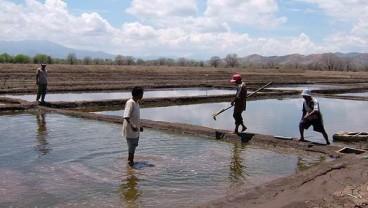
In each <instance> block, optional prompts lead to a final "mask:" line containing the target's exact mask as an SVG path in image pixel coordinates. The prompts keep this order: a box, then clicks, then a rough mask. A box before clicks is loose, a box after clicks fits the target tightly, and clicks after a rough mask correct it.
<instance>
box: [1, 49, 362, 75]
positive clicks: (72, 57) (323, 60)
mask: <svg viewBox="0 0 368 208" xmlns="http://www.w3.org/2000/svg"><path fill="white" fill-rule="evenodd" d="M0 63H14V64H31V63H33V64H41V63H46V64H70V65H141V66H179V67H231V68H235V67H239V68H249V69H272V68H274V69H301V70H303V69H305V70H326V71H368V64H367V63H365V64H363V65H360V66H357V65H356V64H355V63H354V61H353V60H352V59H351V58H341V57H338V56H336V55H335V54H333V53H326V54H323V55H322V56H321V57H320V58H319V59H316V60H314V61H312V62H308V63H302V61H301V59H297V58H296V59H294V60H292V61H288V62H284V63H279V62H278V61H274V60H272V58H269V59H266V60H265V61H263V62H252V61H247V60H244V59H242V58H239V57H238V56H237V54H228V55H226V57H225V58H221V57H219V56H213V57H211V58H210V59H209V60H206V61H202V60H200V61H198V60H193V59H187V58H178V59H173V58H163V57H162V58H157V59H153V60H144V59H141V58H134V57H133V56H123V55H117V56H116V57H115V59H102V58H92V57H90V56H86V57H84V58H81V59H80V58H77V56H76V54H75V53H69V54H68V55H67V56H66V58H64V59H62V58H52V57H51V56H49V55H47V54H37V55H35V56H33V57H31V56H28V55H25V54H17V55H15V56H11V55H9V54H7V53H3V54H0Z"/></svg>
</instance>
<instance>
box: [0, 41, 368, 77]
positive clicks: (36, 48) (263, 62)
mask: <svg viewBox="0 0 368 208" xmlns="http://www.w3.org/2000/svg"><path fill="white" fill-rule="evenodd" d="M3 53H8V54H9V55H12V56H14V55H17V54H25V55H29V56H35V55H36V54H46V55H49V56H51V57H52V58H64V59H65V58H66V57H67V56H68V54H69V53H74V54H75V55H76V57H77V58H79V59H82V58H84V57H87V56H89V57H92V58H103V59H112V60H114V59H115V57H116V55H113V54H108V53H105V52H102V51H88V50H78V49H73V48H67V47H64V46H62V45H59V44H57V43H54V42H51V41H43V40H42V41H41V40H24V41H2V40H0V54H3ZM134 58H139V57H134ZM147 58H148V57H146V58H144V59H146V60H147ZM158 58H159V57H157V58H154V57H150V60H154V59H158ZM223 60H224V59H223ZM238 60H239V63H240V64H241V65H242V66H245V65H252V66H257V67H266V68H268V67H271V68H272V67H277V66H285V65H290V67H293V68H294V67H295V66H296V65H298V66H304V67H305V66H309V67H313V65H319V66H321V65H326V66H327V67H330V66H329V65H331V67H335V66H336V65H337V64H338V65H340V68H346V67H349V66H350V65H351V66H353V67H354V68H357V69H368V53H355V52H352V53H323V54H310V55H301V54H290V55H285V56H261V55H258V54H253V55H249V56H246V57H238ZM342 65H344V66H343V67H341V66H342ZM335 70H336V69H335Z"/></svg>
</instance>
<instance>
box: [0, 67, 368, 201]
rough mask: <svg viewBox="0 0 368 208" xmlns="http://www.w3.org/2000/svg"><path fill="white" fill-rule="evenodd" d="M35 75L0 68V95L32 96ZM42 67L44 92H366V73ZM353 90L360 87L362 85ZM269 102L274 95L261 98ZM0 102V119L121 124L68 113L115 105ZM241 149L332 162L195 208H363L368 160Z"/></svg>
mask: <svg viewBox="0 0 368 208" xmlns="http://www.w3.org/2000/svg"><path fill="white" fill-rule="evenodd" d="M38 67H39V66H38V65H22V64H18V65H15V64H14V65H13V64H0V94H15V93H20V94H21V93H36V85H35V72H36V69H37V68H38ZM47 67H48V72H49V79H48V81H49V86H48V91H49V92H71V91H81V92H88V91H95V92H96V91H117V90H130V89H131V88H132V87H133V86H136V85H140V86H142V87H144V88H145V89H153V88H170V87H219V88H234V86H233V85H232V84H231V83H230V82H229V81H230V79H231V76H232V74H234V73H240V74H242V76H243V80H244V81H245V82H246V83H247V84H248V86H249V88H250V89H252V88H253V89H256V88H257V87H259V86H261V85H264V84H266V83H268V82H271V81H272V82H273V84H274V85H290V84H313V83H318V84H322V83H323V84H346V85H347V86H350V87H349V89H334V90H320V91H319V93H324V94H333V93H339V92H350V91H352V92H354V91H361V90H367V89H368V86H367V82H368V72H333V71H304V70H295V69H294V70H283V69H242V68H207V67H202V68H194V67H190V68H189V67H159V66H78V65H48V66H47ZM358 83H365V85H360V84H358ZM285 94H286V93H285ZM271 95H272V92H270V94H266V95H264V96H271ZM261 97H262V96H261ZM188 99H189V100H188ZM199 99H201V101H200V102H209V101H217V100H221V99H229V97H228V96H218V97H212V98H199ZM205 100H207V101H205ZM179 101H180V102H192V101H193V100H190V98H185V99H184V98H182V99H181V100H179ZM0 102H5V103H8V104H9V105H4V106H3V107H2V110H4V111H5V110H26V109H30V108H31V109H39V110H40V109H41V110H42V109H43V110H49V111H55V112H57V113H63V114H68V115H72V116H78V117H85V118H90V119H97V120H105V121H109V122H118V123H121V121H122V118H120V117H106V116H102V115H95V114H90V113H86V112H80V111H78V112H77V111H73V108H78V107H96V106H104V105H108V104H107V103H109V104H111V103H113V102H115V103H118V104H121V103H122V102H120V101H98V102H97V101H96V102H94V101H91V102H80V103H78V102H75V103H58V102H54V103H49V104H48V105H46V106H39V105H38V104H37V103H35V102H22V101H16V100H12V99H6V98H1V99H0ZM145 102H146V104H152V105H157V104H161V105H167V104H168V103H175V102H176V100H172V99H170V98H161V99H147V100H146V101H145ZM118 104H117V105H118ZM114 105H115V104H114ZM60 108H62V109H60ZM66 109H68V110H66ZM143 123H144V125H145V126H146V127H148V128H156V129H162V130H171V131H177V132H178V133H184V132H185V133H192V134H196V135H203V136H212V137H213V135H212V134H213V132H214V130H213V129H208V128H201V127H194V126H185V125H182V124H175V123H165V122H154V121H148V120H146V121H143ZM230 137H232V139H233V140H237V139H239V138H238V137H237V136H235V135H234V136H230ZM246 142H259V143H262V144H264V145H268V146H270V147H272V146H283V147H287V148H296V149H302V150H306V151H318V152H320V153H323V154H326V155H330V156H331V154H333V156H332V158H333V161H330V162H327V163H324V164H322V165H320V166H318V167H315V168H311V169H309V170H307V171H303V172H301V173H298V174H296V175H294V176H290V177H288V178H282V179H279V180H276V181H272V182H270V183H267V184H264V185H261V186H258V187H254V188H250V189H244V188H243V187H234V190H233V192H231V193H229V194H228V195H227V196H224V197H223V198H220V199H218V200H215V201H213V202H210V203H208V204H203V205H202V206H200V207H298V208H300V207H301V208H302V207H368V183H367V181H368V156H367V153H365V154H362V155H354V154H349V155H347V154H335V153H336V149H338V147H334V146H323V145H315V144H311V143H302V142H297V141H279V140H275V139H274V138H273V137H270V136H266V135H254V136H253V137H252V138H251V139H250V140H248V141H246Z"/></svg>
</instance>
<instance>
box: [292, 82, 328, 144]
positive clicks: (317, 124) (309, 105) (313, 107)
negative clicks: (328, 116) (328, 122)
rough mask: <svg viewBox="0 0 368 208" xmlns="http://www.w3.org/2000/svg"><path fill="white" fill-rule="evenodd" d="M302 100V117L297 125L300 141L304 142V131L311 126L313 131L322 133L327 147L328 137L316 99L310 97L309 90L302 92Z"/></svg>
mask: <svg viewBox="0 0 368 208" xmlns="http://www.w3.org/2000/svg"><path fill="white" fill-rule="evenodd" d="M301 95H302V96H303V98H304V102H303V115H302V118H301V120H300V123H299V132H300V140H299V141H305V140H304V129H308V128H309V127H310V126H313V130H314V131H316V132H320V133H322V135H323V137H324V139H325V140H326V144H327V145H329V144H330V141H328V135H327V133H326V130H325V127H324V125H323V118H322V113H321V110H320V108H319V103H318V101H317V99H316V98H314V97H312V92H311V90H309V89H305V90H303V92H302V94H301Z"/></svg>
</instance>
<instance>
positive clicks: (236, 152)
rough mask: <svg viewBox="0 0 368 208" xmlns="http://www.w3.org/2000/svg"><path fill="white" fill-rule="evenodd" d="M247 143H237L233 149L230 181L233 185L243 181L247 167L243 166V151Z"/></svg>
mask: <svg viewBox="0 0 368 208" xmlns="http://www.w3.org/2000/svg"><path fill="white" fill-rule="evenodd" d="M244 147H245V143H235V144H234V148H233V149H232V155H231V162H230V177H229V178H230V181H231V183H232V184H234V185H235V184H237V183H239V179H243V177H244V170H245V166H244V165H243V158H242V149H243V148H244Z"/></svg>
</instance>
